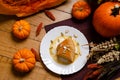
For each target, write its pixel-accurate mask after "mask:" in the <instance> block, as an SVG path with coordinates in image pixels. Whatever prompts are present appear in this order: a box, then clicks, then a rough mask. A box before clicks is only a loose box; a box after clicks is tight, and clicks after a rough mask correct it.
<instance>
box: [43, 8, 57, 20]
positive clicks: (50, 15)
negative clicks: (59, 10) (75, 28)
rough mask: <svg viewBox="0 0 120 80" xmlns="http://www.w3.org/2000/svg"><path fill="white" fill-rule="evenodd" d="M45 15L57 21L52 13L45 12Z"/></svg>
mask: <svg viewBox="0 0 120 80" xmlns="http://www.w3.org/2000/svg"><path fill="white" fill-rule="evenodd" d="M45 14H46V15H47V16H48V17H49V18H50V19H51V20H53V21H55V17H54V15H53V14H52V13H51V12H50V11H48V10H45Z"/></svg>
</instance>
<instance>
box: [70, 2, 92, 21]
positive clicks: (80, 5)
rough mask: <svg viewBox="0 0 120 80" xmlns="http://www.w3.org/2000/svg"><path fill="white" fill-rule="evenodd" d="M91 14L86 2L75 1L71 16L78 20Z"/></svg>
mask: <svg viewBox="0 0 120 80" xmlns="http://www.w3.org/2000/svg"><path fill="white" fill-rule="evenodd" d="M90 13H91V8H90V6H89V5H88V3H87V2H86V1H77V2H76V3H74V4H73V7H72V16H73V17H74V18H76V19H78V20H81V19H85V18H87V17H88V16H89V15H90Z"/></svg>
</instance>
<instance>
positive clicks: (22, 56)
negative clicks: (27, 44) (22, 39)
mask: <svg viewBox="0 0 120 80" xmlns="http://www.w3.org/2000/svg"><path fill="white" fill-rule="evenodd" d="M35 62H36V60H35V56H34V54H33V53H32V52H31V51H30V50H28V49H25V48H24V49H21V50H19V51H17V52H16V53H15V54H14V56H13V65H14V68H15V69H16V70H17V71H19V72H28V71H30V70H32V69H33V68H34V66H35Z"/></svg>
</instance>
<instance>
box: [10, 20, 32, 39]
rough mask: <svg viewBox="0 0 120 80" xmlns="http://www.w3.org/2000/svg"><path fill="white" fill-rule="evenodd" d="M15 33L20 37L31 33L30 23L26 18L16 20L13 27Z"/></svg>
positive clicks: (22, 37)
mask: <svg viewBox="0 0 120 80" xmlns="http://www.w3.org/2000/svg"><path fill="white" fill-rule="evenodd" d="M12 31H13V34H14V36H15V37H17V38H19V39H25V38H27V37H28V36H29V34H30V24H29V23H28V22H27V21H25V20H19V21H16V22H15V23H14V24H13V28H12Z"/></svg>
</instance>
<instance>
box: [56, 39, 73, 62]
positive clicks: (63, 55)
mask: <svg viewBox="0 0 120 80" xmlns="http://www.w3.org/2000/svg"><path fill="white" fill-rule="evenodd" d="M57 58H58V60H59V61H60V62H62V63H72V62H73V61H74V58H75V45H74V42H73V40H72V38H67V39H65V40H64V41H62V42H61V43H60V44H59V45H58V46H57Z"/></svg>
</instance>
